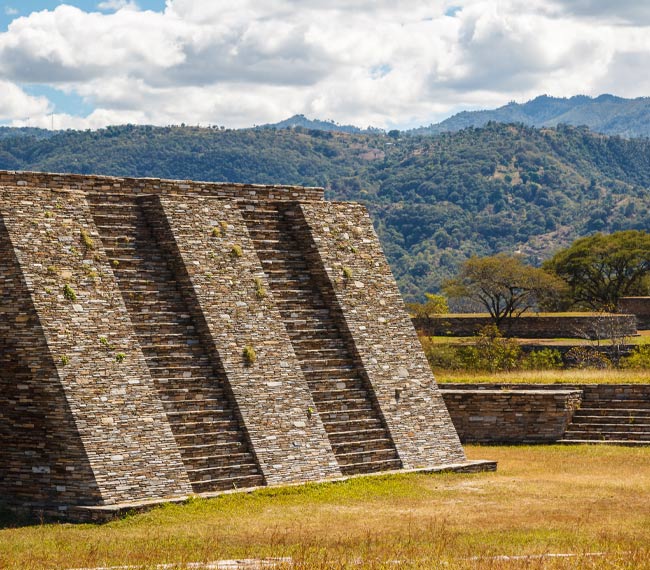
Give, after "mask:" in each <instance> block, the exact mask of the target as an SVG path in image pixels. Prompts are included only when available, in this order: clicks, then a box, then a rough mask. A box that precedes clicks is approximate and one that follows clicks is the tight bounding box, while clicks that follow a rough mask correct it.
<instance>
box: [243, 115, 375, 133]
mask: <svg viewBox="0 0 650 570" xmlns="http://www.w3.org/2000/svg"><path fill="white" fill-rule="evenodd" d="M296 127H301V128H303V129H311V130H315V131H328V132H337V133H349V134H354V133H373V132H375V133H376V132H383V130H382V129H376V128H374V127H368V128H367V129H361V128H359V127H355V126H354V125H339V124H338V123H335V122H334V121H321V120H320V119H308V118H307V117H305V115H294V116H293V117H289V118H288V119H285V120H284V121H280V122H279V123H267V124H265V125H259V126H257V127H255V128H256V129H294V128H296Z"/></svg>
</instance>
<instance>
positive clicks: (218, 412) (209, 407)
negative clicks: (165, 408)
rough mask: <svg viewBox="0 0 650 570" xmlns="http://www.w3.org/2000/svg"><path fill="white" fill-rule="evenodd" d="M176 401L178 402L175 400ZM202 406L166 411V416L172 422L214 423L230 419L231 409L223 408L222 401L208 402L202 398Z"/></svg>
mask: <svg viewBox="0 0 650 570" xmlns="http://www.w3.org/2000/svg"><path fill="white" fill-rule="evenodd" d="M177 403H178V402H177ZM202 404H203V405H202V406H201V407H200V408H198V407H197V408H196V409H186V408H185V407H183V408H182V409H178V407H177V409H176V410H175V411H173V412H167V418H168V419H169V421H170V422H172V423H176V424H178V423H187V424H189V423H206V422H209V423H211V424H212V423H216V422H222V421H231V420H232V410H230V409H229V408H224V406H223V402H214V403H212V404H208V403H207V401H206V400H203V402H202Z"/></svg>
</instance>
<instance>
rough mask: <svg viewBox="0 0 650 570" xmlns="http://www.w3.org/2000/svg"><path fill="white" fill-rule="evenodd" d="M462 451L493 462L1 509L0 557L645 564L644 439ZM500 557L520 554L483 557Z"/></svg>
mask: <svg viewBox="0 0 650 570" xmlns="http://www.w3.org/2000/svg"><path fill="white" fill-rule="evenodd" d="M467 452H468V456H469V457H470V458H475V459H479V458H484V459H496V460H498V461H499V470H498V472H497V473H483V474H476V475H454V474H445V475H422V474H411V475H395V476H381V477H367V478H359V479H354V480H350V481H347V482H343V483H330V484H320V485H307V486H304V487H293V488H285V489H275V490H274V489H267V490H263V491H258V492H255V493H252V494H237V495H230V496H224V497H221V498H217V499H212V500H193V501H191V502H189V503H188V504H186V505H183V506H166V507H163V508H158V509H156V510H154V511H151V512H149V513H146V514H142V515H136V516H132V517H128V518H126V519H123V520H119V521H115V522H112V523H109V524H106V525H102V526H91V525H63V524H61V525H42V526H23V527H17V528H11V521H10V520H8V519H6V518H5V520H4V526H3V527H2V528H1V530H0V568H2V569H9V568H10V569H30V570H31V569H33V570H36V569H45V568H47V569H57V570H58V569H66V568H78V567H97V566H115V565H120V564H131V565H133V564H142V565H149V567H153V565H155V564H159V563H169V562H181V563H185V562H199V561H211V560H219V559H228V558H237V557H240V558H251V557H262V558H265V557H291V558H292V559H293V561H294V565H293V566H290V567H291V568H301V569H311V568H314V569H319V568H362V569H363V568H433V569H438V568H441V569H442V568H445V569H451V568H460V569H465V568H467V569H469V568H489V569H495V570H499V569H510V568H517V569H519V568H526V569H533V568H563V569H564V568H567V569H568V568H598V569H600V568H602V569H605V568H607V569H611V568H629V569H633V568H634V569H637V568H640V569H643V568H650V447H646V448H625V447H599V446H575V447H568V446H567V447H562V446H536V447H528V446H519V447H476V446H469V447H468V448H467ZM594 553H596V554H598V555H596V556H593V555H589V556H585V555H587V554H594ZM548 554H573V555H577V556H574V557H562V558H549V557H546V556H545V555H548ZM503 555H519V556H520V555H527V556H532V557H529V558H517V559H510V560H506V559H502V558H495V557H500V556H503Z"/></svg>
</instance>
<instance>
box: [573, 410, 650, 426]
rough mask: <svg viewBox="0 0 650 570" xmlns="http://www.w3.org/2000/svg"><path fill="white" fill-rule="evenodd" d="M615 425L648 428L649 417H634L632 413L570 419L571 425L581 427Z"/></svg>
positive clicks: (581, 416) (583, 416)
mask: <svg viewBox="0 0 650 570" xmlns="http://www.w3.org/2000/svg"><path fill="white" fill-rule="evenodd" d="M603 422H605V423H607V424H617V425H643V426H648V427H649V428H650V415H646V416H636V415H634V413H631V414H625V415H613V414H607V415H605V414H601V415H593V416H591V415H590V416H587V415H580V416H575V415H574V416H573V418H572V419H571V424H572V425H582V424H594V425H597V424H601V423H603Z"/></svg>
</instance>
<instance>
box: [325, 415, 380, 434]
mask: <svg viewBox="0 0 650 570" xmlns="http://www.w3.org/2000/svg"><path fill="white" fill-rule="evenodd" d="M323 425H324V426H325V430H326V431H327V433H329V434H338V433H348V432H352V431H368V430H373V429H383V426H382V425H381V421H379V420H378V419H375V418H362V419H358V420H343V421H327V422H326V421H324V422H323Z"/></svg>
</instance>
